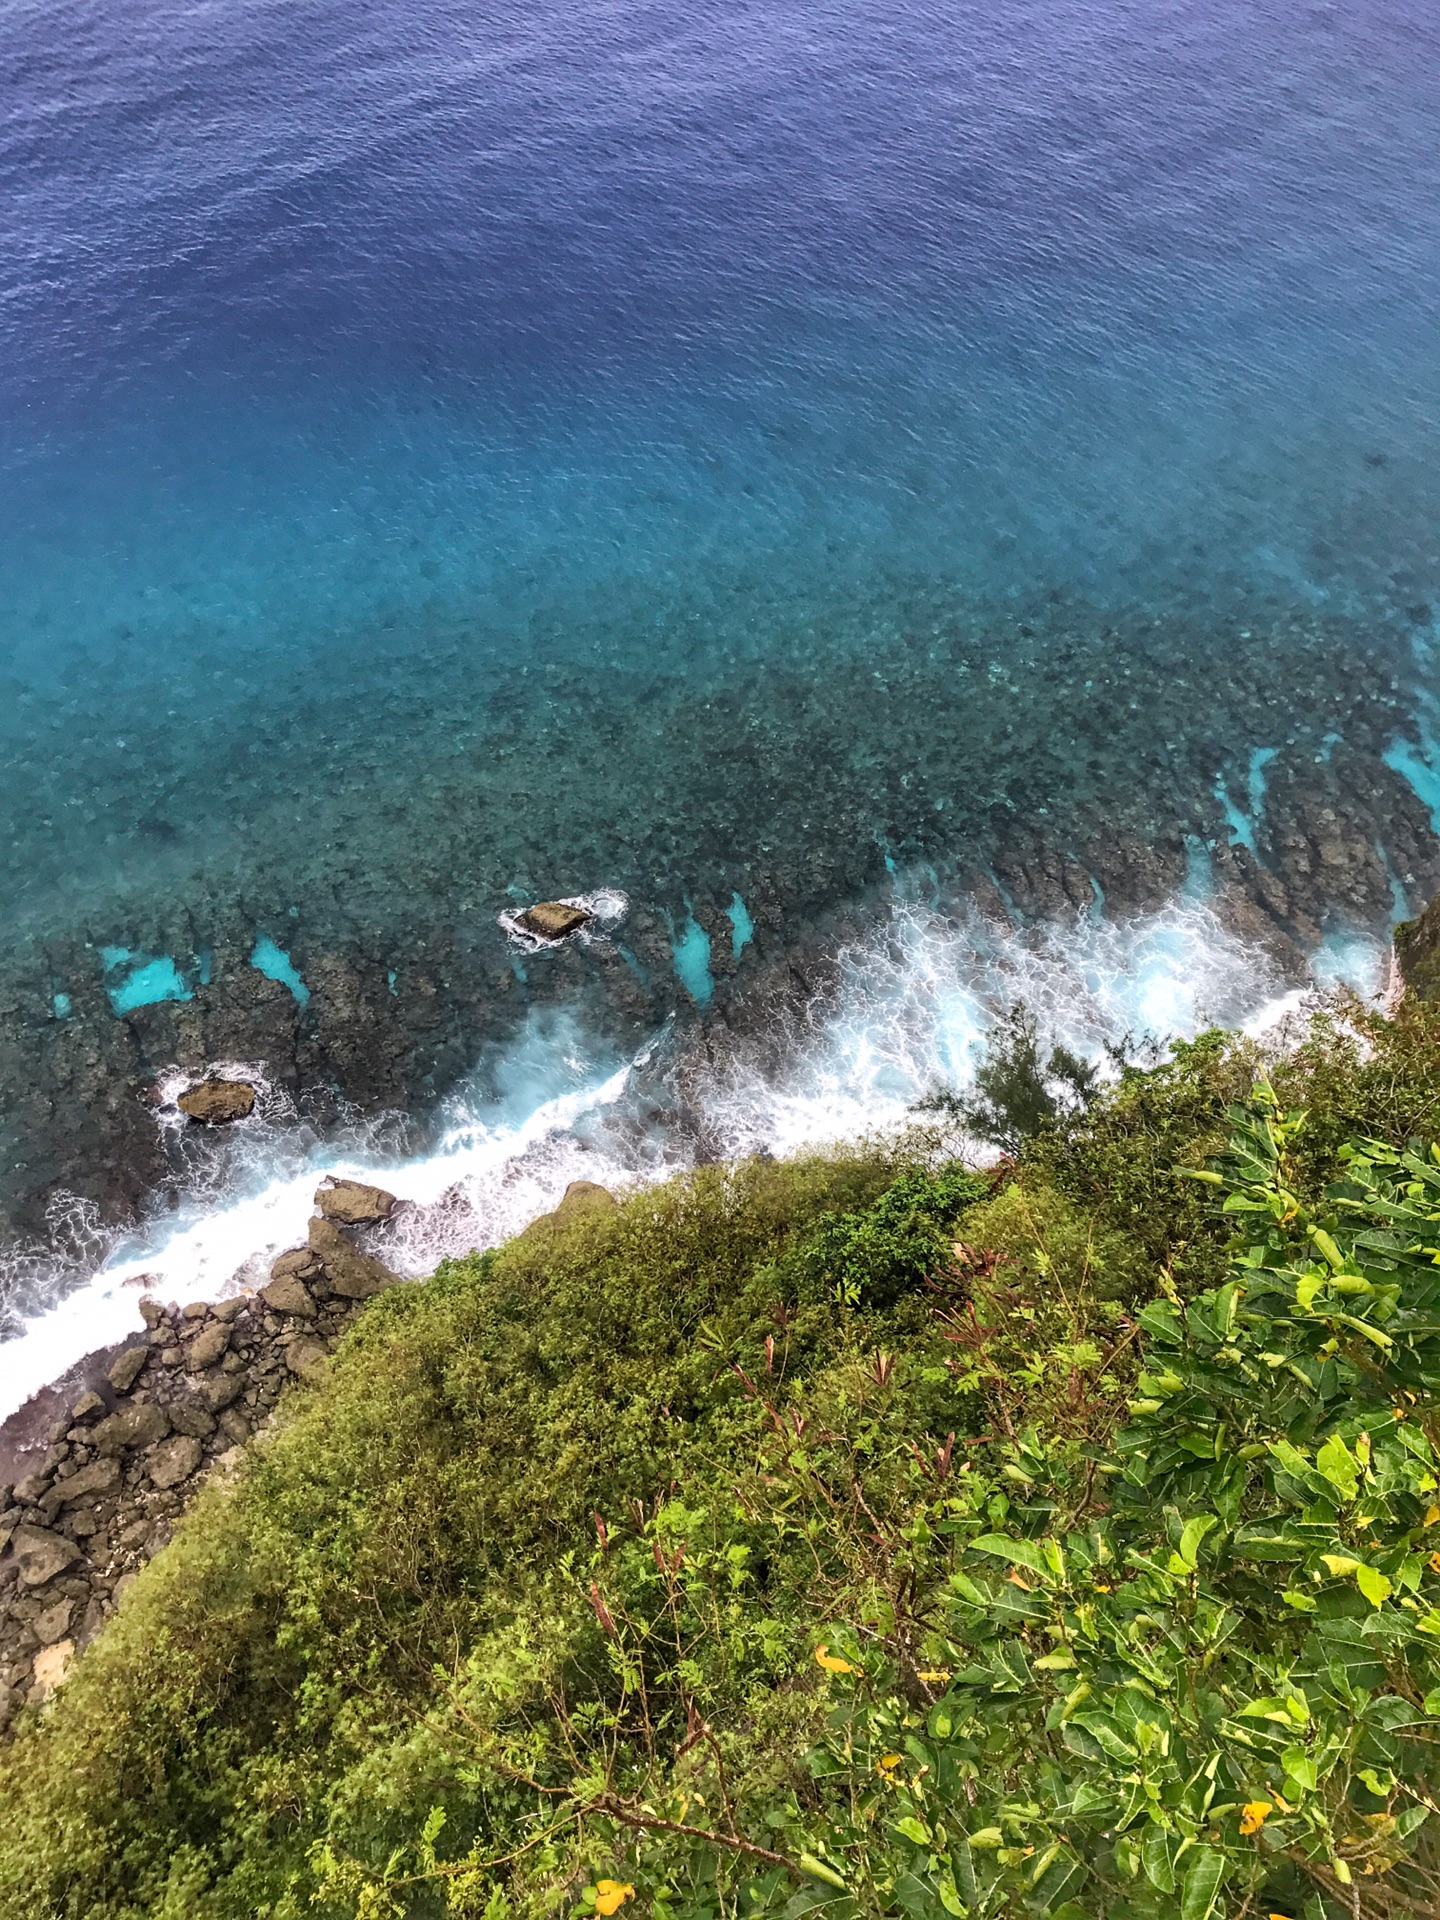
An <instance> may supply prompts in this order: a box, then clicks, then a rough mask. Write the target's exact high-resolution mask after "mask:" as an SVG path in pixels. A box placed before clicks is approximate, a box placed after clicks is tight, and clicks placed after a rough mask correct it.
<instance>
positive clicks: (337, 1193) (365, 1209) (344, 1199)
mask: <svg viewBox="0 0 1440 1920" xmlns="http://www.w3.org/2000/svg"><path fill="white" fill-rule="evenodd" d="M315 1204H316V1206H317V1207H318V1208H319V1209H320V1211H321V1213H323V1214H324V1216H325V1218H326V1219H327V1220H338V1221H339V1222H340V1224H341V1225H342V1226H346V1227H368V1226H372V1225H374V1223H375V1222H376V1221H377V1220H388V1219H389V1218H390V1216H391V1214H392V1213H393V1212H394V1211H395V1196H394V1194H393V1193H386V1191H385V1189H384V1188H383V1187H367V1186H366V1185H365V1184H364V1183H363V1181H360V1180H327V1181H326V1182H325V1184H324V1185H323V1186H322V1187H321V1188H320V1189H319V1190H318V1192H317V1193H316V1195H315Z"/></svg>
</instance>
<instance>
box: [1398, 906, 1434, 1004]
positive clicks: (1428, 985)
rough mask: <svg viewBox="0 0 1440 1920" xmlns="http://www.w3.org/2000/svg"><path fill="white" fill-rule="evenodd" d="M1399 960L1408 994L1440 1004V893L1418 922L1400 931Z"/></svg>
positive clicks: (1404, 924) (1409, 922)
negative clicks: (1438, 1001)
mask: <svg viewBox="0 0 1440 1920" xmlns="http://www.w3.org/2000/svg"><path fill="white" fill-rule="evenodd" d="M1395 958H1396V960H1397V961H1398V962H1399V964H1400V977H1401V979H1402V980H1403V981H1404V982H1405V991H1406V993H1409V994H1413V995H1414V997H1415V998H1416V999H1417V1000H1440V893H1437V894H1436V896H1435V898H1434V899H1433V900H1432V901H1431V902H1430V904H1429V906H1428V907H1426V908H1425V910H1424V912H1423V913H1421V914H1420V915H1419V916H1418V918H1416V919H1414V920H1402V921H1401V922H1400V924H1399V926H1398V927H1396V929H1395Z"/></svg>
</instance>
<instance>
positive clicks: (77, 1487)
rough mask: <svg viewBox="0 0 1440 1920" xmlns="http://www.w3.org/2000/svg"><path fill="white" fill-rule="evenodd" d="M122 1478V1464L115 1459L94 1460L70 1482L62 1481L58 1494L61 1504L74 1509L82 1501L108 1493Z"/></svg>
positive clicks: (71, 1478)
mask: <svg viewBox="0 0 1440 1920" xmlns="http://www.w3.org/2000/svg"><path fill="white" fill-rule="evenodd" d="M119 1478H120V1462H119V1461H118V1460H116V1459H114V1458H113V1457H110V1456H106V1455H103V1454H102V1456H101V1457H100V1459H98V1460H92V1461H91V1462H90V1465H89V1466H88V1467H81V1469H80V1471H79V1472H78V1473H72V1474H71V1476H70V1478H69V1479H68V1480H62V1481H60V1483H59V1485H58V1486H57V1487H56V1489H55V1490H56V1492H57V1493H58V1494H59V1495H60V1504H61V1505H62V1506H65V1507H73V1506H75V1505H77V1504H78V1502H80V1501H81V1500H89V1499H92V1498H93V1497H94V1495H95V1494H97V1493H108V1492H109V1490H110V1488H111V1487H113V1486H114V1484H115V1482H116V1481H117V1480H118V1479H119Z"/></svg>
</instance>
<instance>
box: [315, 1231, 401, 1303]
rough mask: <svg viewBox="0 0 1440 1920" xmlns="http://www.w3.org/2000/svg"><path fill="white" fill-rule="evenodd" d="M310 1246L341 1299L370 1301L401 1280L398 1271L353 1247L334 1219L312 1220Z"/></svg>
mask: <svg viewBox="0 0 1440 1920" xmlns="http://www.w3.org/2000/svg"><path fill="white" fill-rule="evenodd" d="M310 1248H311V1251H312V1252H313V1253H314V1254H315V1255H316V1256H317V1257H318V1259H319V1261H320V1264H321V1266H322V1267H324V1269H325V1277H326V1279H327V1280H328V1281H329V1282H330V1285H331V1286H332V1287H333V1288H334V1290H335V1292H336V1293H338V1294H339V1295H340V1296H341V1298H342V1299H345V1300H368V1299H369V1298H370V1296H371V1295H372V1294H375V1293H383V1292H384V1291H385V1289H386V1288H387V1287H393V1286H395V1285H396V1283H397V1282H398V1281H399V1278H400V1276H399V1274H398V1273H392V1272H391V1271H390V1269H389V1267H387V1266H384V1265H383V1264H382V1263H381V1262H380V1261H379V1260H372V1259H371V1258H370V1256H369V1254H368V1253H361V1251H360V1249H359V1248H358V1247H355V1246H352V1245H351V1243H350V1242H349V1241H348V1240H347V1239H346V1238H345V1235H344V1234H343V1233H342V1232H341V1231H340V1229H339V1227H337V1226H336V1225H335V1223H334V1221H333V1220H324V1219H321V1220H312V1221H311V1222H310Z"/></svg>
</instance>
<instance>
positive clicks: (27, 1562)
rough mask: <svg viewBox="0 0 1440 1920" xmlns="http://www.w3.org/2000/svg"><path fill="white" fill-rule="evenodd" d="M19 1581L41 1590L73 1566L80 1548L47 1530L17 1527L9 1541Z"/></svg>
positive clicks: (43, 1528)
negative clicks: (17, 1568) (18, 1573)
mask: <svg viewBox="0 0 1440 1920" xmlns="http://www.w3.org/2000/svg"><path fill="white" fill-rule="evenodd" d="M10 1544H11V1546H12V1547H13V1548H14V1549H15V1559H16V1561H17V1563H18V1565H19V1568H20V1578H21V1579H22V1580H23V1581H24V1583H25V1585H26V1586H27V1587H43V1586H44V1584H45V1582H46V1581H47V1580H53V1579H54V1578H55V1576H56V1574H57V1573H63V1572H64V1571H65V1569H66V1568H67V1567H73V1566H74V1564H75V1562H76V1561H77V1560H78V1559H79V1558H80V1549H79V1548H78V1547H77V1546H76V1544H75V1542H74V1541H73V1540H67V1539H66V1538H65V1536H64V1534H61V1533H51V1531H50V1529H49V1528H48V1527H17V1528H16V1529H15V1537H14V1539H13V1540H12V1541H11V1543H10Z"/></svg>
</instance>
